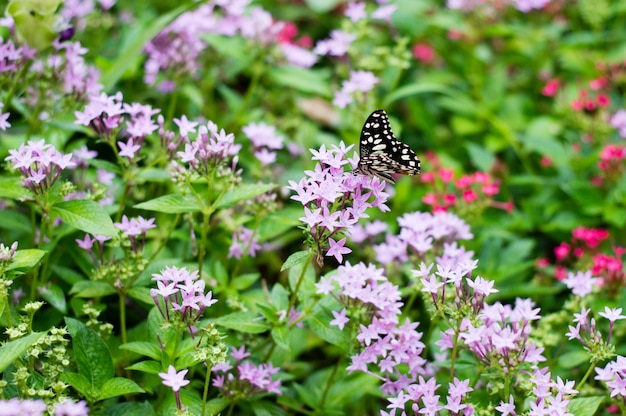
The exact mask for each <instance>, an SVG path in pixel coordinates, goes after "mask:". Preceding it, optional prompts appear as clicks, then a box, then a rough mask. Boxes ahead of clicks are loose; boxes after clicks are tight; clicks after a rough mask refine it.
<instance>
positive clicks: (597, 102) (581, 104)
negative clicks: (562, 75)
mask: <svg viewBox="0 0 626 416" xmlns="http://www.w3.org/2000/svg"><path fill="white" fill-rule="evenodd" d="M610 103H611V101H610V99H609V97H608V96H607V95H605V94H602V93H593V94H590V93H589V91H587V90H580V91H579V92H578V98H577V99H575V100H574V101H572V102H571V104H570V106H571V107H572V109H573V110H574V111H584V112H585V113H587V114H595V113H596V112H597V111H598V110H599V109H602V108H606V107H608V106H609V104H610Z"/></svg>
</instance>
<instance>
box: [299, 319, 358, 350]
mask: <svg viewBox="0 0 626 416" xmlns="http://www.w3.org/2000/svg"><path fill="white" fill-rule="evenodd" d="M330 319H331V318H330V317H325V318H324V319H323V320H322V319H320V318H319V317H318V316H317V315H311V316H309V317H308V318H306V322H307V323H308V324H309V327H310V328H311V331H313V332H314V333H315V334H317V336H318V337H320V338H321V339H323V340H324V341H326V342H329V343H331V344H333V345H337V346H339V347H340V348H342V349H343V350H345V351H347V349H348V339H347V333H346V332H344V331H342V330H340V329H339V328H337V327H336V326H333V325H330V324H329V322H330Z"/></svg>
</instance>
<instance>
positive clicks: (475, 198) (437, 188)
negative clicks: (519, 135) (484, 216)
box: [421, 154, 513, 217]
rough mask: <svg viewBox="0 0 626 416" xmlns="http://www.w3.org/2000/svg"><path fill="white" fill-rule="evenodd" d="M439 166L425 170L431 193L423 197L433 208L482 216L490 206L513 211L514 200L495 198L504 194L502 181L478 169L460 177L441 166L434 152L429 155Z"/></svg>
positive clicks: (423, 178) (424, 178)
mask: <svg viewBox="0 0 626 416" xmlns="http://www.w3.org/2000/svg"><path fill="white" fill-rule="evenodd" d="M427 157H428V158H429V160H430V161H431V162H432V163H433V164H434V165H435V166H437V167H436V168H435V169H433V170H431V171H430V172H424V173H423V174H422V175H421V180H422V182H424V183H427V184H429V187H430V189H431V192H428V193H427V194H426V196H424V198H423V199H422V202H424V203H425V204H426V205H430V206H432V209H433V211H435V212H437V211H450V210H453V211H455V212H457V213H459V214H463V215H464V216H468V215H469V216H474V217H475V216H479V215H480V214H481V213H482V212H483V211H484V210H485V209H487V208H488V207H494V208H499V209H504V210H506V211H508V212H511V211H513V204H512V203H511V202H506V203H503V202H499V201H496V200H494V197H495V196H496V195H498V194H499V193H500V181H499V180H497V179H494V178H492V177H491V175H489V174H488V173H485V172H474V173H472V174H469V175H468V174H464V175H462V176H460V177H459V176H457V175H456V174H455V172H454V171H453V170H452V169H446V168H443V167H441V166H438V165H439V161H438V159H437V157H436V156H434V155H432V154H431V155H427Z"/></svg>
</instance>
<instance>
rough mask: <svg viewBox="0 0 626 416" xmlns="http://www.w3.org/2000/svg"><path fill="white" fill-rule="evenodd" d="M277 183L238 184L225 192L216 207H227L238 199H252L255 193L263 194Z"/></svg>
mask: <svg viewBox="0 0 626 416" xmlns="http://www.w3.org/2000/svg"><path fill="white" fill-rule="evenodd" d="M276 186H277V185H274V184H271V183H258V184H242V185H238V186H237V187H236V188H235V189H233V190H232V191H228V192H226V194H225V195H224V197H223V198H222V199H221V200H220V201H219V203H218V204H217V208H229V207H232V206H233V205H235V204H236V203H237V202H239V201H244V200H247V199H252V198H254V197H255V196H257V195H261V194H264V193H265V192H267V191H269V190H270V189H274V188H276Z"/></svg>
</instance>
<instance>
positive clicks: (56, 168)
mask: <svg viewBox="0 0 626 416" xmlns="http://www.w3.org/2000/svg"><path fill="white" fill-rule="evenodd" d="M5 160H8V161H10V162H11V163H12V164H13V168H15V169H17V170H19V171H20V172H21V173H22V176H24V182H23V185H24V187H26V188H28V189H30V190H31V191H32V192H33V193H34V194H36V195H41V194H43V193H45V192H46V191H48V190H49V189H50V188H52V186H53V185H54V184H55V183H56V181H57V180H58V179H59V177H60V176H61V171H63V169H66V168H73V167H75V166H76V163H75V162H73V161H72V154H71V153H69V154H63V153H61V152H59V151H58V150H57V149H56V148H55V147H54V146H52V145H51V144H46V143H45V141H44V140H39V141H36V142H34V141H29V142H28V143H27V144H21V145H20V147H19V149H17V150H14V149H10V150H9V156H7V157H6V158H5Z"/></svg>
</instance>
